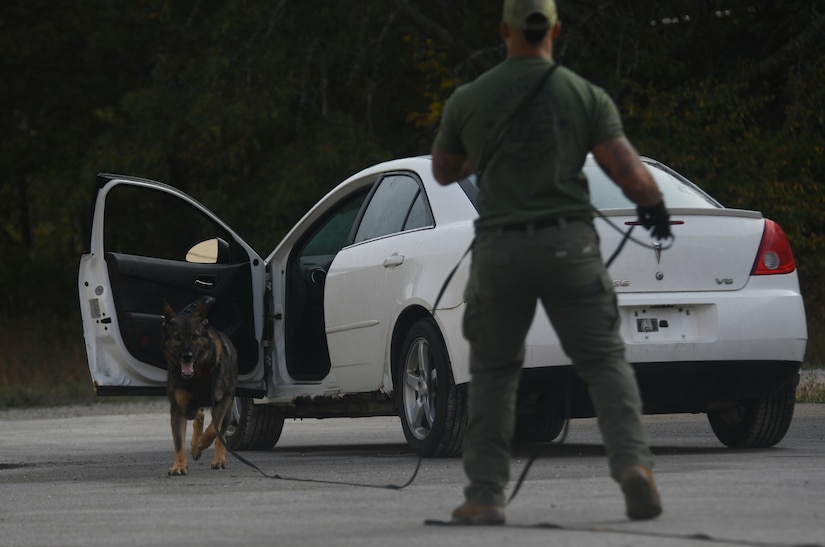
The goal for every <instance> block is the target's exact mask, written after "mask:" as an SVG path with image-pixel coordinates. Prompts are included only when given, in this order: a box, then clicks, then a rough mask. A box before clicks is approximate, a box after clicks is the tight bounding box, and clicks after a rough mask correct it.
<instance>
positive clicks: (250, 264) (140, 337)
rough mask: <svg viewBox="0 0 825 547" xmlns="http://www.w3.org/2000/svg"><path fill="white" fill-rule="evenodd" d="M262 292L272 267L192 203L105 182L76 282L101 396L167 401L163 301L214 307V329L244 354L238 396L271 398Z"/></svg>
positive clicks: (147, 188)
mask: <svg viewBox="0 0 825 547" xmlns="http://www.w3.org/2000/svg"><path fill="white" fill-rule="evenodd" d="M264 283H265V263H264V261H263V260H262V259H261V258H260V257H259V256H258V255H257V254H256V253H255V251H253V250H252V249H251V248H250V247H249V246H248V245H247V244H246V243H244V242H243V241H242V240H241V239H240V238H239V237H238V236H237V235H236V234H234V232H232V231H231V230H230V229H229V228H228V227H227V226H226V225H225V224H223V223H222V222H221V221H220V220H219V219H218V218H217V217H215V216H214V215H213V214H212V213H211V212H210V211H208V210H207V209H206V208H204V207H203V206H202V205H200V204H199V203H197V202H196V201H195V200H193V199H192V198H190V197H189V196H186V194H183V193H182V192H180V191H178V190H176V189H174V188H172V187H169V186H166V185H163V184H160V183H157V182H154V181H147V180H143V179H134V178H129V177H116V176H101V177H99V188H98V193H97V197H96V201H95V211H94V220H93V225H92V230H91V240H90V245H89V252H88V253H86V254H85V255H84V256H83V257H82V258H81V263H80V273H79V279H78V287H79V291H80V301H81V312H82V317H83V329H84V336H85V338H86V349H87V354H88V358H89V369H90V372H91V373H92V379H93V381H94V382H95V385H96V388H97V390H98V393H101V394H116V395H121V394H122V395H129V394H147V393H157V394H161V393H163V392H164V390H165V384H166V373H165V370H166V363H165V362H164V359H163V354H162V350H161V323H162V321H163V315H162V314H163V304H164V301H166V302H168V303H169V305H170V306H171V307H172V308H173V309H176V310H183V309H185V308H186V307H187V306H189V305H190V304H193V303H194V302H196V301H197V300H198V299H200V298H202V297H208V298H209V300H210V307H209V314H208V319H209V321H210V323H211V324H212V325H213V326H214V327H215V328H217V329H219V330H221V331H222V332H224V333H225V334H226V335H227V336H229V338H230V339H231V340H232V342H233V343H234V345H235V346H236V349H237V350H238V368H239V394H242V395H252V396H256V395H257V396H260V395H263V394H264V393H265V385H264V372H263V368H264V367H263V362H264V358H263V354H262V352H261V349H260V348H261V341H262V333H263V291H264Z"/></svg>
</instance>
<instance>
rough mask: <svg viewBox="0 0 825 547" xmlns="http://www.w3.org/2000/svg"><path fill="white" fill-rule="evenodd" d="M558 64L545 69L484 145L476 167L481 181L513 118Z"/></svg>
mask: <svg viewBox="0 0 825 547" xmlns="http://www.w3.org/2000/svg"><path fill="white" fill-rule="evenodd" d="M558 66H559V65H558V64H557V63H553V65H552V66H551V67H550V68H548V69H547V70H546V71H545V73H544V76H542V77H541V79H540V80H539V82H538V84H537V85H536V87H534V88H533V89H532V90H531V91H530V93H527V94H526V95H525V96H524V97H522V98H521V101H520V102H519V103H518V105H516V108H514V109H513V112H512V113H510V115H509V116H508V117H507V119H506V120H504V123H502V124H501V127H500V128H499V130H498V131H496V132H495V133H493V138H491V139H488V140H487V144H486V145H485V147H484V152H483V153H482V155H481V160H480V161H479V164H478V168H477V169H476V176H477V177H478V179H479V182H480V181H481V175H482V173H484V170H485V169H486V168H487V164H488V163H490V160H491V159H493V156H495V155H496V152H498V150H499V145H500V144H501V141H503V140H504V137H505V136H507V133H509V132H510V128H511V127H512V125H513V120H515V119H516V116H518V115H519V114H521V113H522V112H524V110H525V109H526V108H527V106H528V105H529V104H530V103H531V102H532V101H533V99H534V98H535V97H536V95H538V94H539V91H541V89H542V88H543V87H544V84H545V83H546V82H547V80H549V79H550V76H551V75H552V74H553V72H554V71H555V70H556V68H558Z"/></svg>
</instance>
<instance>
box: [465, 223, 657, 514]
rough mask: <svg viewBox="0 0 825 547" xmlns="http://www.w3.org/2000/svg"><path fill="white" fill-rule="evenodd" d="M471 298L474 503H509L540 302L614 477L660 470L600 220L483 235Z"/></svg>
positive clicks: (469, 450)
mask: <svg viewBox="0 0 825 547" xmlns="http://www.w3.org/2000/svg"><path fill="white" fill-rule="evenodd" d="M465 297H466V300H467V308H466V311H465V314H464V323H463V330H464V336H465V337H466V338H467V340H468V341H469V343H470V375H471V380H470V385H469V398H468V410H469V424H468V429H467V431H466V436H465V441H464V456H463V463H464V470H465V473H466V474H467V477H468V478H469V481H470V483H469V485H468V486H467V487H466V488H465V492H464V493H465V497H466V500H467V502H469V503H472V504H477V505H504V489H505V487H506V485H507V482H508V480H509V477H510V447H511V443H512V437H513V431H514V427H515V409H516V391H517V387H518V382H519V376H520V371H521V366H522V364H523V361H524V340H525V337H526V335H527V331H528V329H529V328H530V325H531V323H532V320H533V316H534V313H535V309H536V302H537V301H541V303H542V305H543V307H544V310H545V312H546V313H547V315H548V317H549V319H550V322H551V324H552V325H553V328H554V329H555V331H556V334H557V335H558V337H559V340H560V341H561V345H562V348H563V350H564V351H565V353H566V354H567V355H568V356H569V357H570V358H571V359H572V361H573V366H574V369H575V371H576V373H577V374H578V375H579V376H580V377H581V378H582V379H583V380H584V381H585V382H586V383H587V386H588V392H589V394H590V397H591V399H592V401H593V405H594V408H595V410H596V414H597V416H598V425H599V429H600V431H601V435H602V439H603V441H604V445H605V449H606V451H607V457H608V464H609V468H610V475H611V476H612V477H613V478H614V479H615V480H618V477H619V474H620V473H621V471H622V470H623V469H624V468H625V467H628V466H630V465H634V464H641V465H645V466H647V467H649V468H652V465H653V456H652V454H651V452H650V450H649V448H648V445H647V437H646V434H645V430H644V427H643V424H642V422H641V400H640V396H639V388H638V385H637V383H636V378H635V375H634V373H633V369H632V367H631V366H630V365H629V364H628V362H627V361H626V360H625V357H624V343H623V341H622V339H621V337H620V336H619V332H618V329H619V315H618V308H617V305H616V296H615V293H614V292H613V283H612V281H611V279H610V278H609V276H608V274H607V271H606V269H605V267H604V262H603V261H602V258H601V254H600V252H599V241H598V235H597V234H596V231H595V228H594V227H593V225H592V222H589V221H580V220H575V221H567V222H565V221H564V220H561V221H560V222H559V224H558V225H556V226H550V227H545V228H540V229H533V227H532V226H529V225H528V226H526V227H525V229H524V230H523V231H511V230H507V231H504V230H486V231H479V233H478V234H477V236H476V242H475V246H474V248H473V262H472V266H471V270H470V279H469V281H468V283H467V288H466V291H465Z"/></svg>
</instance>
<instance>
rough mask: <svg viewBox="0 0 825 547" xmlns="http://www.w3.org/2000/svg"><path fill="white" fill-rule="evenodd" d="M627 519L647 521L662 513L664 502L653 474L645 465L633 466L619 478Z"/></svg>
mask: <svg viewBox="0 0 825 547" xmlns="http://www.w3.org/2000/svg"><path fill="white" fill-rule="evenodd" d="M619 485H621V487H622V493H623V494H624V501H625V505H626V506H627V517H628V518H629V519H631V520H647V519H652V518H656V517H658V516H659V515H660V514H661V513H662V500H661V498H659V491H658V490H657V489H656V481H654V480H653V473H651V471H650V469H648V468H647V467H644V466H643V465H631V466H630V467H628V468H627V469H625V470H624V471H622V474H621V475H620V476H619Z"/></svg>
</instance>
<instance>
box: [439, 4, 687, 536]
mask: <svg viewBox="0 0 825 547" xmlns="http://www.w3.org/2000/svg"><path fill="white" fill-rule="evenodd" d="M560 28H561V27H560V24H559V22H558V21H557V16H556V6H555V4H554V2H553V0H505V1H504V15H503V21H502V23H501V36H502V39H503V40H504V43H505V45H506V48H507V59H506V60H505V61H504V62H503V63H501V64H500V65H498V66H496V67H494V68H493V69H491V70H490V71H488V72H486V73H485V74H482V75H481V76H480V77H479V78H477V79H476V80H475V81H474V82H472V83H469V84H467V85H464V86H461V87H460V88H458V89H457V90H456V91H455V93H454V94H453V96H452V97H451V98H450V100H449V101H448V102H447V105H446V106H445V109H444V113H443V117H442V123H441V129H440V132H439V134H438V136H437V137H436V139H435V142H434V144H433V149H432V160H433V174H434V176H435V178H436V179H437V180H438V181H439V182H440V183H441V184H449V183H451V182H453V181H456V180H459V179H461V178H464V177H466V176H469V175H470V174H472V173H474V172H476V170H477V169H478V168H479V166H481V165H485V169H484V172H483V173H481V174H479V176H481V179H480V193H479V197H478V209H479V218H478V219H477V220H476V223H475V230H476V242H475V246H474V248H473V262H472V266H471V271H470V278H469V281H468V284H467V288H466V291H465V297H466V300H467V308H466V311H465V315H464V325H463V329H464V336H465V337H466V338H467V339H468V341H469V343H470V374H471V381H470V385H469V399H468V407H469V425H468V429H467V432H466V437H465V444H464V461H463V463H464V470H465V472H466V474H467V476H468V478H469V481H470V482H469V485H468V486H467V487H466V488H465V490H464V494H465V500H466V501H465V503H463V504H462V505H460V506H459V507H458V508H456V509H455V511H453V515H452V522H453V523H456V524H502V523H504V521H505V515H504V488H505V486H506V484H507V481H508V480H509V471H510V470H509V468H510V445H511V442H512V436H513V430H514V423H515V399H516V390H517V387H518V382H519V376H520V371H521V365H522V362H523V359H524V340H525V337H526V334H527V331H528V329H529V327H530V324H531V322H532V319H533V314H534V311H535V306H536V301H537V300H541V303H542V306H543V307H544V309H545V312H546V313H547V314H548V317H549V318H550V321H551V322H552V324H553V327H554V329H555V330H556V332H557V334H558V336H559V339H560V341H561V344H562V347H563V349H564V351H565V353H566V354H567V355H568V356H570V358H571V359H572V361H573V366H574V369H575V371H576V373H577V374H578V375H579V376H580V377H581V378H582V379H583V380H584V381H585V382H586V383H587V385H588V392H589V394H590V397H591V399H592V401H593V404H594V407H595V410H596V413H597V416H598V423H599V428H600V431H601V434H602V438H603V440H604V444H605V448H606V450H607V455H608V463H609V467H610V474H611V476H612V477H613V478H614V479H615V480H616V481H617V482H618V483H619V484H620V486H621V490H622V492H623V493H624V496H625V502H626V512H627V515H628V517H629V518H631V519H651V518H655V517H656V516H658V515H659V514H660V513H661V510H662V508H661V502H660V498H659V493H658V490H657V488H656V484H655V482H654V479H653V475H652V473H651V471H650V470H651V468H652V465H653V457H652V454H651V452H650V449H649V448H648V445H647V437H646V434H645V431H644V428H643V425H642V422H641V401H640V396H639V388H638V385H637V384H636V379H635V376H634V373H633V369H632V368H631V366H630V365H629V364H628V363H627V361H626V360H625V357H624V344H623V342H622V339H621V338H620V336H619V334H618V327H619V314H618V308H617V304H616V297H615V294H614V292H613V284H612V281H611V279H610V277H609V276H608V274H607V271H606V268H605V266H604V262H603V260H602V258H601V255H600V253H599V241H598V237H597V235H596V231H595V228H594V227H593V216H592V210H591V208H590V200H589V194H588V189H587V181H586V179H585V177H584V175H583V174H582V171H581V168H582V165H583V164H584V161H585V157H586V156H587V153H588V152H592V153H593V155H594V157H595V158H596V161H597V162H598V163H599V165H600V166H601V167H602V169H604V171H605V172H606V173H607V174H608V175H609V176H610V177H611V178H612V179H613V181H614V182H615V183H616V184H618V185H619V187H620V188H621V189H622V190H623V192H624V194H625V195H626V196H627V197H628V198H629V199H631V200H632V201H633V202H634V203H636V204H637V206H638V212H639V218H640V219H641V221H642V224H643V225H644V226H645V227H646V228H652V231H651V233H652V235H653V236H654V237H656V238H658V239H664V238H666V237H670V236H671V232H670V223H669V215H668V212H667V209H666V208H665V206H664V202H663V198H662V195H661V193H660V192H659V189H658V187H657V186H656V183H655V181H654V180H653V178H652V177H651V176H650V174H649V173H648V171H647V170H646V169H645V167H644V166H643V164H642V163H641V161H640V160H639V157H638V154H637V153H636V151H635V150H634V148H633V146H632V145H631V144H630V142H629V141H628V140H627V139H626V138H625V136H624V134H623V130H622V125H621V119H620V117H619V114H618V111H617V109H616V106H615V105H614V103H613V102H612V101H611V100H610V98H609V97H608V96H607V94H606V93H605V92H604V91H603V90H601V89H599V88H597V87H595V86H593V85H591V84H590V83H589V82H587V81H585V80H584V79H582V78H581V77H579V76H577V75H576V74H574V73H573V72H572V71H569V70H567V69H565V68H563V67H557V69H556V70H555V72H553V73H552V74H551V75H550V76H549V79H547V81H546V82H545V83H544V84H543V87H542V89H541V91H540V92H539V93H538V94H537V95H536V96H535V97H534V98H532V100H531V101H530V103H529V106H527V107H526V108H525V109H524V110H522V111H521V113H520V114H518V115H517V116H515V118H514V119H512V120H510V129H509V131H508V132H507V133H506V134H505V135H506V136H505V137H504V138H503V139H501V141H500V142H498V143H497V145H496V147H495V150H494V151H489V150H487V151H485V150H486V148H488V147H490V145H489V142H490V141H491V140H495V139H496V135H499V131H498V128H500V127H502V124H504V123H505V122H506V121H507V120H508V119H510V115H511V114H512V112H513V111H514V110H515V109H516V107H517V105H518V103H519V102H520V101H521V99H522V98H523V97H525V96H528V94H529V93H530V92H531V90H533V89H534V88H537V86H538V84H539V82H540V80H541V79H542V78H543V77H544V76H545V73H546V71H547V70H548V69H549V68H550V67H551V66H552V65H553V64H554V63H553V40H554V39H555V38H557V37H558V35H559V32H560Z"/></svg>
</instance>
